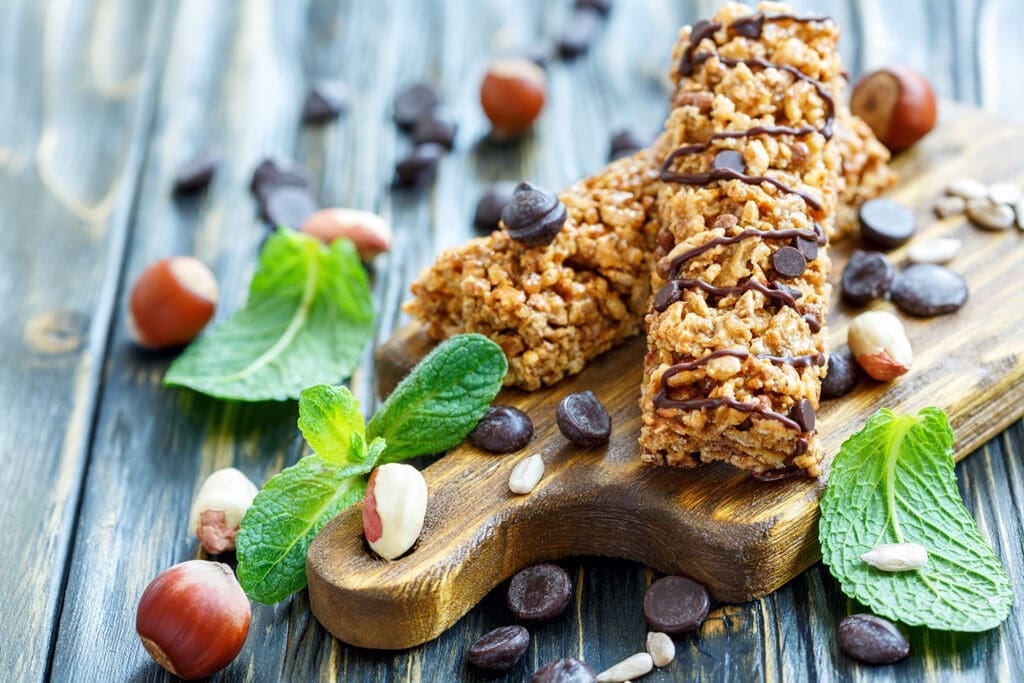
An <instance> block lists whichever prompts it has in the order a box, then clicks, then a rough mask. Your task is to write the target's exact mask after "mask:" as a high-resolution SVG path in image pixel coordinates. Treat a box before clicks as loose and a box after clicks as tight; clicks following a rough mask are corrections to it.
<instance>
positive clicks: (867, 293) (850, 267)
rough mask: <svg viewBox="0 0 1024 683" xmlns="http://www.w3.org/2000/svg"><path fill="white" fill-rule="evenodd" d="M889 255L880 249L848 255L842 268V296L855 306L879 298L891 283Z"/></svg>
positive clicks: (859, 251) (891, 273)
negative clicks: (848, 257) (847, 259)
mask: <svg viewBox="0 0 1024 683" xmlns="http://www.w3.org/2000/svg"><path fill="white" fill-rule="evenodd" d="M892 278H893V268H892V263H890V262H889V257H888V256H886V255H885V254H883V253H882V252H880V251H861V250H860V249H858V250H857V251H855V252H853V254H852V255H851V256H850V260H849V261H847V262H846V267H845V268H843V277H842V284H843V298H844V299H846V300H847V301H848V302H850V303H851V304H854V305H856V306H863V305H864V304H866V303H868V302H870V301H873V300H874V299H881V298H882V297H884V296H885V293H886V292H888V291H889V285H890V284H892Z"/></svg>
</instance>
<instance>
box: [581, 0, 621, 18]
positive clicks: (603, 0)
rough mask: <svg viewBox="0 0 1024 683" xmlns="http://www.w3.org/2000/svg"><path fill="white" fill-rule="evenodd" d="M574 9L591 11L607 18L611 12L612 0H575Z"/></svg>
mask: <svg viewBox="0 0 1024 683" xmlns="http://www.w3.org/2000/svg"><path fill="white" fill-rule="evenodd" d="M575 7H576V9H592V10H594V11H595V12H600V13H601V14H603V15H604V16H608V14H609V13H611V11H612V0H576V3H575Z"/></svg>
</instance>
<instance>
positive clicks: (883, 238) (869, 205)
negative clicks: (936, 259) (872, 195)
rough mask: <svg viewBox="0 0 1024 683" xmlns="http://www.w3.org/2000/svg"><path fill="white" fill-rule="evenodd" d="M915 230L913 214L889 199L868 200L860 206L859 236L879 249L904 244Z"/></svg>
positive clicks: (915, 220) (915, 223)
mask: <svg viewBox="0 0 1024 683" xmlns="http://www.w3.org/2000/svg"><path fill="white" fill-rule="evenodd" d="M916 230H917V219H916V218H914V213H913V212H912V211H911V210H910V209H908V208H907V207H905V206H903V205H902V204H899V203H897V202H894V201H893V200H891V199H882V198H878V199H869V200H868V201H866V202H864V203H863V204H861V205H860V235H861V237H863V238H864V241H866V242H868V243H869V244H873V245H874V246H876V247H879V248H880V249H893V248H895V247H898V246H900V245H901V244H906V243H907V241H908V240H909V239H910V238H911V237H913V236H914V232H915V231H916Z"/></svg>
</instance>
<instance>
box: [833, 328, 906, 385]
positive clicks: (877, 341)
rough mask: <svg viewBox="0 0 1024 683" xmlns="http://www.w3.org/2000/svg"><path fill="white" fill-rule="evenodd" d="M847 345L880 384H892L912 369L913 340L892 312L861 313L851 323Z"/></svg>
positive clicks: (866, 370) (858, 361)
mask: <svg viewBox="0 0 1024 683" xmlns="http://www.w3.org/2000/svg"><path fill="white" fill-rule="evenodd" d="M847 342H848V344H849V346H850V351H851V352H852V353H853V356H854V358H856V359H857V363H858V364H859V365H860V366H861V367H862V368H864V371H865V372H866V373H868V374H869V375H870V376H871V377H873V378H874V379H877V380H878V381H880V382H889V381H892V380H894V379H896V378H897V377H899V376H900V375H903V374H905V373H906V372H907V370H909V369H910V363H911V362H912V360H913V353H912V352H911V349H910V340H908V339H907V334H906V332H905V331H904V330H903V323H901V322H900V320H899V318H897V317H896V316H894V315H893V314H892V313H888V312H886V311H868V312H866V313H861V314H860V315H858V316H857V317H856V318H854V319H853V320H852V321H851V322H850V330H849V332H848V338H847Z"/></svg>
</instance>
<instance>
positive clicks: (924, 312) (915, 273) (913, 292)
mask: <svg viewBox="0 0 1024 683" xmlns="http://www.w3.org/2000/svg"><path fill="white" fill-rule="evenodd" d="M890 294H891V296H892V301H893V303H894V304H896V305H897V306H899V307H900V310H902V311H903V312H905V313H909V314H910V315H914V316H918V317H920V318H930V317H932V316H935V315H944V314H946V313H953V312H954V311H956V310H958V309H959V308H960V307H961V306H963V305H964V303H965V302H966V301H967V282H965V281H964V279H963V278H962V277H960V275H958V274H957V273H954V272H953V271H952V270H950V269H949V268H945V267H943V266H939V265H936V264H934V263H915V264H914V265H911V266H907V267H906V268H904V269H903V270H901V271H900V272H899V273H898V274H897V275H896V279H895V280H894V281H893V283H892V288H891V289H890Z"/></svg>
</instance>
